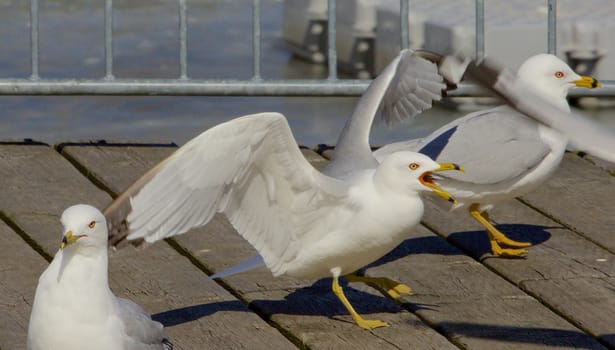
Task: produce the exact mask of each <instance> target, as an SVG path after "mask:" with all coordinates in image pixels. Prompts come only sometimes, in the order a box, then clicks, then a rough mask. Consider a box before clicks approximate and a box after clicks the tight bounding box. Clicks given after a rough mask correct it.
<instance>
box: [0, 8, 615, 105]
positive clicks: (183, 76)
mask: <svg viewBox="0 0 615 350" xmlns="http://www.w3.org/2000/svg"><path fill="white" fill-rule="evenodd" d="M546 1H547V5H548V16H547V17H548V19H547V21H548V31H547V32H548V40H547V42H548V45H547V46H548V47H547V52H549V53H554V52H555V50H556V37H557V36H556V23H557V21H556V20H557V18H556V14H557V0H546ZM408 2H409V0H400V14H401V15H400V27H401V30H400V47H401V48H402V49H404V48H407V47H408V38H409V36H408V33H409V23H408V15H407V14H408V11H409V4H408ZM475 6H476V12H475V13H476V33H475V34H476V35H475V37H476V43H475V50H476V51H475V55H476V58H477V59H482V57H484V52H485V17H484V16H485V8H484V0H475ZM187 11H188V9H187V4H186V0H178V17H179V29H178V30H179V41H180V45H179V67H180V69H179V71H180V74H179V77H178V78H176V79H122V78H116V77H115V76H114V75H113V0H105V37H104V41H105V76H104V77H103V78H101V79H45V78H42V77H41V76H40V74H39V42H38V41H39V26H38V16H39V5H38V0H30V22H31V26H30V28H31V32H30V39H31V63H32V65H31V76H30V77H29V78H27V79H10V78H9V79H0V95H209V96H357V95H361V94H362V93H363V92H364V91H365V89H366V88H367V86H368V84H369V82H370V81H369V80H357V79H338V76H337V51H336V37H335V36H336V18H335V13H336V1H335V0H328V13H327V16H328V26H327V28H328V33H327V37H328V51H327V56H328V77H327V78H326V79H295V80H289V79H275V80H271V79H263V78H262V77H261V73H260V72H261V70H260V69H261V13H260V0H253V2H252V17H253V30H252V34H253V38H252V39H253V40H252V44H253V76H252V78H250V79H241V80H240V79H229V80H218V79H190V78H189V77H188V73H187V72H188V61H187V56H188V55H187V41H188V37H187V20H186V16H187ZM449 95H450V96H483V95H485V92H484V91H483V90H482V89H480V88H479V87H478V86H476V85H474V84H470V83H462V84H460V85H459V87H458V88H457V89H456V90H455V91H452V92H451V93H450V94H449ZM570 95H571V96H615V81H613V80H607V81H603V87H602V88H601V89H593V90H586V89H582V90H581V89H578V90H575V91H573V92H571V94H570Z"/></svg>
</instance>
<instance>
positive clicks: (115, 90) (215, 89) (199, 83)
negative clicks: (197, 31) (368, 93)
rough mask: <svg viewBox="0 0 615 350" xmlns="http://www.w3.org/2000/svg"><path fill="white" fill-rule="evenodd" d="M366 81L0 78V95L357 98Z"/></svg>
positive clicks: (365, 86)
mask: <svg viewBox="0 0 615 350" xmlns="http://www.w3.org/2000/svg"><path fill="white" fill-rule="evenodd" d="M369 83H370V81H368V80H334V81H331V80H307V79H306V80H258V81H256V80H223V81H222V80H196V79H195V80H180V79H153V80H146V79H141V80H124V79H115V80H113V81H112V82H107V81H104V80H57V81H54V80H49V79H46V80H38V81H31V80H26V79H0V95H141V96H142V95H168V96H174V95H192V96H202V95H209V96H278V95H279V96H358V95H361V94H362V93H363V92H364V91H365V89H367V86H368V84H369Z"/></svg>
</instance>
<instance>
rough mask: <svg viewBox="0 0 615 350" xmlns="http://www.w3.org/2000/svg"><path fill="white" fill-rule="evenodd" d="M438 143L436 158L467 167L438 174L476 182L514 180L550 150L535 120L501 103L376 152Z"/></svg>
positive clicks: (411, 148)
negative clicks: (445, 137)
mask: <svg viewBox="0 0 615 350" xmlns="http://www.w3.org/2000/svg"><path fill="white" fill-rule="evenodd" d="M451 130H453V132H449V131H451ZM447 133H448V134H449V135H448V140H444V141H447V142H443V140H441V138H440V136H442V135H445V134H447ZM435 142H437V143H441V144H440V145H439V147H442V149H441V150H440V152H439V153H438V154H437V156H435V155H434V158H435V159H436V160H437V161H440V162H455V163H458V164H461V165H462V166H463V167H464V168H465V172H463V173H462V172H459V173H457V172H450V173H446V174H445V173H441V174H439V175H441V176H443V177H448V178H452V179H455V180H459V181H464V182H469V183H475V184H495V183H499V182H503V181H508V180H512V179H514V178H516V177H517V176H519V175H520V174H522V173H524V172H526V171H527V170H528V169H531V168H533V167H535V166H537V165H538V164H539V163H540V162H541V161H542V160H543V159H544V157H545V156H546V155H547V154H548V153H549V152H550V148H549V146H548V145H547V144H546V143H544V141H542V140H541V138H540V136H539V132H538V124H537V123H536V122H535V121H533V120H531V119H530V118H528V117H526V116H524V115H522V114H520V113H518V112H517V111H514V110H512V109H510V108H509V107H507V106H501V107H496V108H493V109H490V110H488V111H480V112H476V113H472V114H469V115H467V116H465V117H463V118H460V119H457V120H455V121H453V122H451V123H448V124H447V125H445V126H443V127H441V128H440V129H438V130H436V131H435V132H433V133H432V134H431V135H429V136H427V137H426V138H423V139H416V140H410V141H403V142H398V143H393V144H390V145H386V146H384V147H382V148H380V149H379V150H377V151H376V152H375V153H374V155H375V156H376V158H377V159H382V158H383V157H385V156H386V155H387V154H390V153H393V152H395V151H399V150H409V151H415V152H419V151H421V150H423V149H427V148H429V146H430V145H432V143H435Z"/></svg>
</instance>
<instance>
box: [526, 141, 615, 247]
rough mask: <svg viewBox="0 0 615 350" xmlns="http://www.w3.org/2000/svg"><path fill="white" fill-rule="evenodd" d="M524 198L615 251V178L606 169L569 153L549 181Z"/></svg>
mask: <svg viewBox="0 0 615 350" xmlns="http://www.w3.org/2000/svg"><path fill="white" fill-rule="evenodd" d="M523 199H524V200H525V201H527V202H528V203H529V204H530V205H532V206H534V207H536V208H538V209H539V210H541V211H543V212H544V213H546V214H547V215H549V216H551V217H553V218H555V219H556V220H557V221H559V222H562V223H565V224H566V225H568V227H572V228H574V230H576V231H577V232H580V233H582V234H583V235H584V236H586V237H588V238H589V239H591V240H593V241H594V242H596V243H598V244H600V245H602V246H603V247H606V248H608V249H609V250H611V252H615V240H614V239H613V233H614V232H613V227H615V215H613V213H614V211H615V177H614V176H610V175H609V174H608V173H607V172H605V171H604V170H602V169H600V168H598V167H596V166H591V165H590V163H589V162H588V161H586V160H584V159H582V158H581V157H578V156H577V155H575V154H572V153H568V154H566V156H565V158H564V161H563V162H562V164H561V166H560V167H559V168H558V170H557V172H556V173H555V174H554V175H553V176H552V177H551V178H550V179H549V181H547V182H546V183H545V184H544V185H543V186H541V187H540V188H539V189H538V190H536V191H534V192H532V193H528V194H527V195H525V196H523Z"/></svg>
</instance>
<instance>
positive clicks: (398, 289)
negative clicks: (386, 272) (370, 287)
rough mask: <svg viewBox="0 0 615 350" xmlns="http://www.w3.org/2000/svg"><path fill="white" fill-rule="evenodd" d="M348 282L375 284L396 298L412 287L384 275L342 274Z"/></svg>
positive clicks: (408, 291) (409, 290)
mask: <svg viewBox="0 0 615 350" xmlns="http://www.w3.org/2000/svg"><path fill="white" fill-rule="evenodd" d="M344 278H346V280H348V282H363V283H368V284H369V283H371V284H375V285H376V286H378V287H380V288H381V289H384V290H385V291H386V292H387V294H389V296H390V297H391V298H393V299H396V300H397V299H398V298H399V297H401V295H402V294H411V293H412V289H411V288H410V287H408V286H407V285H405V284H403V283H400V282H397V281H394V280H392V279H390V278H386V277H367V276H359V275H356V274H354V273H351V274H349V275H346V276H344Z"/></svg>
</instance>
